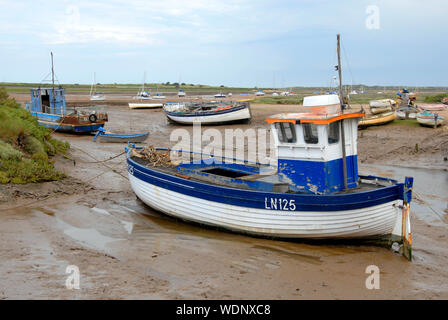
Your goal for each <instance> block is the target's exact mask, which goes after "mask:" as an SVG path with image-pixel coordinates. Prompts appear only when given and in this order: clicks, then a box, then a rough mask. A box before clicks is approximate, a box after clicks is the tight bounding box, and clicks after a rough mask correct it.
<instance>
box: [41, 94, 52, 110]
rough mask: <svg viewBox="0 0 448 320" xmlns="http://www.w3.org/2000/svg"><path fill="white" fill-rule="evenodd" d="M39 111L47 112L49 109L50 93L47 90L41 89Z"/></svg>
mask: <svg viewBox="0 0 448 320" xmlns="http://www.w3.org/2000/svg"><path fill="white" fill-rule="evenodd" d="M40 97H41V108H42V110H41V112H43V113H48V112H49V110H50V95H49V92H48V90H42V91H41V96H40Z"/></svg>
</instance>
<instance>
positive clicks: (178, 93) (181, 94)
mask: <svg viewBox="0 0 448 320" xmlns="http://www.w3.org/2000/svg"><path fill="white" fill-rule="evenodd" d="M186 95H187V94H186V93H185V91H184V90H183V89H179V91H178V92H177V96H178V97H179V98H183V97H185V96H186Z"/></svg>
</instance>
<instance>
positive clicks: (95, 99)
mask: <svg viewBox="0 0 448 320" xmlns="http://www.w3.org/2000/svg"><path fill="white" fill-rule="evenodd" d="M90 100H91V101H104V100H106V97H105V96H91V97H90Z"/></svg>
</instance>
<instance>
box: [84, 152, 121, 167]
mask: <svg viewBox="0 0 448 320" xmlns="http://www.w3.org/2000/svg"><path fill="white" fill-rule="evenodd" d="M125 153H126V151H123V152H121V153H119V154H117V155H116V156H113V157H110V158H109V159H106V160H99V161H83V163H89V164H93V163H102V162H106V161H110V160H113V159H116V158H118V157H119V156H122V155H123V154H125Z"/></svg>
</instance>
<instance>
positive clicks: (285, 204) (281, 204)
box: [264, 197, 296, 211]
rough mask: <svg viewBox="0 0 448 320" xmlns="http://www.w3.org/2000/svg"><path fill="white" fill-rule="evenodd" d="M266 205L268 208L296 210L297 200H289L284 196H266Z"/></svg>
mask: <svg viewBox="0 0 448 320" xmlns="http://www.w3.org/2000/svg"><path fill="white" fill-rule="evenodd" d="M264 207H265V209H268V210H283V211H295V210H296V203H295V200H292V199H291V200H288V199H282V198H268V197H266V198H264Z"/></svg>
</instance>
